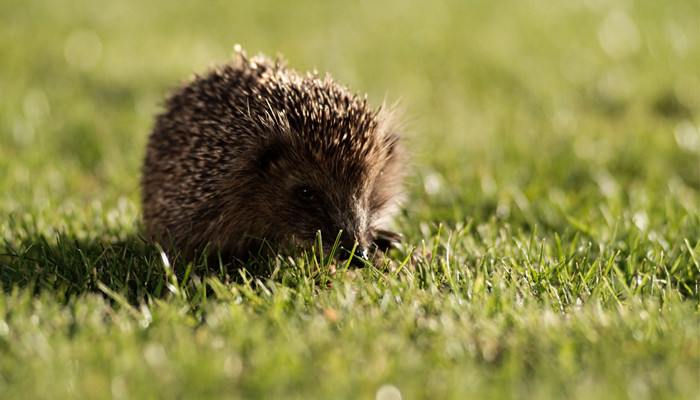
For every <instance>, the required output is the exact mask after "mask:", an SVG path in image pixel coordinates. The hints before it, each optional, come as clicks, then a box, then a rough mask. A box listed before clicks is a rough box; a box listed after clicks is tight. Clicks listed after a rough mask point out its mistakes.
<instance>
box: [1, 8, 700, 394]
mask: <svg viewBox="0 0 700 400" xmlns="http://www.w3.org/2000/svg"><path fill="white" fill-rule="evenodd" d="M699 15H700V10H699V7H698V4H697V2H694V1H676V2H666V3H664V2H653V1H638V2H633V3H625V4H613V3H610V4H608V3H605V2H595V1H588V2H581V3H579V2H558V3H552V2H545V1H536V0H533V1H528V2H519V1H508V2H506V3H502V2H498V3H496V2H485V1H482V2H457V1H454V2H445V3H436V4H433V5H431V7H429V8H425V7H424V6H423V5H422V4H421V3H419V2H413V1H401V2H399V1H394V2H381V3H369V2H364V3H361V4H359V5H357V4H354V5H351V4H346V3H335V2H326V3H317V2H310V1H303V2H298V3H295V4H293V5H292V4H286V3H285V4H279V3H263V2H252V1H243V2H239V3H238V4H236V5H235V6H233V5H231V6H229V5H225V4H223V3H221V4H211V5H203V4H202V3H196V2H185V3H180V4H178V5H177V6H175V5H174V4H173V3H169V2H163V1H152V2H148V3H144V2H139V3H137V2H118V3H114V2H102V1H96V2H95V1H93V2H81V1H77V2H74V3H72V4H71V6H70V7H68V6H67V5H66V4H62V3H59V2H45V1H22V2H20V1H14V0H3V1H2V2H0V53H1V54H3V56H2V57H1V58H0V66H1V67H2V71H3V74H2V75H0V93H2V96H0V111H1V112H0V174H1V175H0V176H2V177H3V179H1V180H0V398H2V399H12V398H22V399H24V398H71V399H73V398H90V399H96V398H124V399H131V398H175V397H176V398H292V399H294V398H300V399H301V398H349V399H354V398H377V399H391V398H398V397H397V396H396V395H397V394H398V393H400V395H401V398H404V399H415V398H428V399H436V398H446V399H447V398H454V399H466V398H544V399H546V398H552V399H555V398H556V399H560V398H569V399H592V398H605V399H611V398H635V399H637V398H638V399H657V398H679V399H694V398H697V396H698V393H699V392H700V387H699V385H698V377H699V376H700V318H699V314H698V312H699V306H700V294H699V293H700V292H699V289H700V287H699V286H700V242H699V238H700V212H699V207H698V204H700V159H699V152H700V128H699V127H698V123H699V122H698V115H699V111H700V94H699V93H700V76H699V74H698V66H699V65H700V48H699V46H700V43H699V40H698V37H700V36H699V35H700V31H699V28H698V23H697V21H698V16H699ZM235 43H241V44H242V45H243V47H244V48H245V49H247V50H248V52H249V53H257V52H258V51H261V52H265V53H267V54H275V53H276V52H282V53H284V54H285V56H286V57H287V59H288V60H289V63H290V65H291V66H293V67H295V68H297V69H299V70H307V69H313V68H317V69H318V70H320V71H332V72H333V74H334V75H335V76H336V77H337V78H338V79H339V80H340V81H341V82H346V83H348V84H350V85H351V86H352V87H353V88H356V89H358V90H360V89H361V90H362V91H367V92H368V94H369V98H370V100H371V101H372V103H374V104H380V103H381V102H382V101H383V100H384V99H385V98H386V99H387V100H388V101H389V102H392V101H395V100H398V99H401V103H402V105H403V107H404V109H405V112H404V114H405V118H404V119H405V120H406V125H407V127H408V129H407V131H408V137H407V141H408V143H409V146H410V147H411V149H412V151H413V162H412V166H411V168H412V173H411V177H410V179H409V182H408V183H409V184H408V186H407V187H408V189H407V201H406V203H405V206H404V211H403V212H402V214H401V215H399V216H397V218H396V221H395V223H396V228H397V230H399V231H400V232H402V233H403V234H404V235H405V237H406V239H405V241H404V243H403V244H402V246H401V247H399V248H398V249H395V250H394V251H393V252H392V253H391V254H390V258H391V262H390V263H389V264H388V265H386V266H383V267H380V268H366V269H350V270H348V269H346V268H344V267H343V266H337V270H336V271H335V272H330V268H329V267H330V263H332V261H329V260H328V259H327V258H323V257H320V256H319V255H318V254H315V253H311V252H309V253H300V254H298V255H297V256H296V257H292V258H284V257H279V258H277V259H273V260H269V261H262V260H258V261H256V263H255V264H254V265H251V266H250V268H249V270H248V271H246V270H241V271H226V270H217V269H216V268H214V269H209V268H208V266H206V265H204V263H203V262H195V263H191V264H185V263H183V262H182V261H180V260H177V259H168V258H167V257H165V258H164V257H163V255H162V254H161V252H160V251H159V249H158V248H155V247H153V246H151V245H148V244H146V243H145V242H144V241H143V240H142V239H141V235H142V233H143V228H142V226H141V224H140V206H139V191H138V182H139V168H140V163H141V160H142V156H143V150H144V146H145V141H146V138H147V135H148V130H149V127H150V124H151V121H152V117H153V114H154V113H156V112H157V111H158V110H159V101H160V100H161V99H162V97H163V96H164V94H165V93H166V92H167V90H168V89H169V88H172V87H173V86H174V85H176V84H177V82H179V81H180V80H182V79H184V78H186V77H187V76H188V75H189V74H190V73H191V72H193V71H201V70H202V69H204V68H206V66H208V65H210V64H211V63H212V62H214V61H223V60H226V59H228V58H229V57H230V55H231V52H232V48H233V45H234V44H235ZM324 239H325V238H324ZM249 271H255V273H254V274H252V273H251V272H249ZM392 396H393V397H392Z"/></svg>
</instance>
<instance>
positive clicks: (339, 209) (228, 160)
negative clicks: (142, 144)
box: [143, 54, 403, 259]
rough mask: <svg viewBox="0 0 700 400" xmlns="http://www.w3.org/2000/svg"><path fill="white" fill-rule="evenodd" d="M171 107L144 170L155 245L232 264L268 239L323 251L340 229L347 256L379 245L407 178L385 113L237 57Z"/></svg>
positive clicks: (322, 84) (321, 83) (324, 84)
mask: <svg viewBox="0 0 700 400" xmlns="http://www.w3.org/2000/svg"><path fill="white" fill-rule="evenodd" d="M166 108H167V109H166V111H165V112H164V113H163V114H161V115H160V116H159V117H158V118H157V121H156V124H155V126H154V128H153V132H152V134H151V137H150V139H149V143H148V149H147V155H146V161H145V165H144V170H143V173H144V175H143V213H144V221H145V224H146V227H147V229H148V234H149V237H151V238H152V239H154V240H156V241H160V242H161V243H163V245H164V246H167V247H170V245H174V246H175V248H177V249H178V250H180V251H183V252H185V253H186V254H192V253H193V251H196V250H202V249H203V248H204V247H205V246H207V245H210V246H211V249H212V250H220V251H221V252H222V253H225V254H227V255H230V256H233V257H235V258H238V259H245V258H247V257H248V255H249V254H250V253H253V254H256V253H258V251H259V250H260V249H261V244H262V243H263V242H262V240H263V239H264V240H265V242H266V243H270V244H279V245H285V244H293V245H304V244H310V243H313V241H314V240H315V238H316V234H317V232H318V231H320V232H321V234H322V237H323V239H324V242H325V243H324V244H328V243H331V244H332V242H333V241H334V240H335V238H336V237H337V235H338V232H339V231H340V230H342V232H343V233H342V235H341V245H342V246H344V247H345V248H348V249H351V248H352V247H353V246H354V244H355V243H357V246H358V248H359V249H361V250H372V249H373V248H374V247H377V246H376V245H375V244H376V243H377V242H378V240H377V236H378V233H379V232H382V231H380V230H378V226H377V224H378V222H379V221H380V220H381V219H383V217H385V216H386V215H387V212H388V211H389V210H390V209H392V208H393V207H394V206H395V201H396V197H397V193H398V191H399V190H400V181H401V179H400V178H401V175H402V172H403V171H402V169H403V165H402V162H401V159H402V152H401V148H400V143H399V134H398V132H397V131H396V130H395V127H394V126H392V125H391V119H390V118H389V115H387V114H385V113H384V111H374V110H372V109H371V108H370V107H369V106H368V105H367V103H366V100H362V99H359V98H358V97H356V96H355V95H353V94H352V93H350V92H349V91H348V90H347V89H346V88H344V87H341V86H339V85H338V84H337V83H335V82H334V81H333V80H332V79H330V78H329V77H326V78H325V79H319V78H318V77H317V76H315V75H308V74H307V76H301V75H299V74H297V73H296V72H295V71H293V70H288V69H286V68H285V67H284V65H281V64H280V63H279V62H276V63H273V62H271V61H269V60H267V59H265V58H260V57H256V58H253V59H252V60H247V59H246V58H245V56H244V55H242V54H239V55H238V60H237V62H236V63H234V64H231V65H226V66H223V67H220V68H218V69H217V70H214V71H211V72H209V73H208V74H206V75H204V76H202V77H196V78H195V79H194V80H193V81H192V82H190V83H189V84H187V85H185V86H184V87H182V88H180V89H178V90H177V91H175V92H174V93H173V94H172V95H171V97H170V98H169V99H168V101H167V103H166ZM380 247H381V246H380ZM263 250H264V249H263ZM326 250H327V249H326Z"/></svg>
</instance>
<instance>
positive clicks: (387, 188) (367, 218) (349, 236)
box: [254, 138, 400, 256]
mask: <svg viewBox="0 0 700 400" xmlns="http://www.w3.org/2000/svg"><path fill="white" fill-rule="evenodd" d="M296 144H297V145H296V146H295V143H280V142H277V143H273V144H267V145H266V146H264V148H263V149H260V150H259V151H258V152H257V153H256V156H255V160H254V165H255V169H256V171H257V174H258V176H259V177H260V178H262V181H263V184H262V185H261V188H260V192H259V193H260V195H261V197H260V199H261V201H264V203H263V204H261V205H264V208H265V213H266V216H265V220H267V221H274V223H272V224H269V226H268V227H267V229H266V231H265V232H261V233H260V234H261V235H262V236H264V237H266V238H267V239H270V240H273V241H277V242H286V241H292V242H293V243H297V244H300V245H309V244H312V243H314V242H315V240H316V238H317V233H318V232H320V233H321V238H322V241H323V245H324V246H323V247H324V250H325V251H328V250H330V248H331V247H332V246H333V244H334V243H335V241H336V239H339V244H340V246H341V247H342V248H343V249H345V250H346V251H345V252H344V253H345V254H348V251H350V250H351V249H353V248H356V251H355V254H356V255H362V256H366V255H367V254H370V253H371V252H372V251H373V250H375V249H377V248H380V249H381V250H385V249H386V247H388V242H387V241H386V235H383V237H382V238H378V236H379V233H380V232H383V233H386V232H384V231H379V230H378V229H377V223H378V222H380V219H381V218H382V217H383V216H385V214H386V212H387V209H388V208H389V207H390V206H391V205H392V204H393V201H394V200H395V197H396V196H395V195H396V191H397V190H398V185H397V184H396V182H394V180H395V179H396V177H397V176H398V175H400V172H399V171H397V169H398V162H397V157H396V156H395V154H393V153H394V147H395V145H396V139H395V138H392V139H391V143H390V144H389V145H386V146H385V145H383V144H382V143H377V144H375V143H372V144H370V147H372V148H371V149H370V151H369V152H368V153H367V154H365V155H364V156H363V158H362V159H357V158H356V157H355V158H353V157H352V154H345V153H346V152H347V151H348V150H346V149H342V148H339V149H335V151H329V152H326V153H320V152H317V151H313V150H312V149H310V148H309V147H307V146H299V145H298V143H296ZM388 178H391V181H389V180H388ZM262 199H264V200H262Z"/></svg>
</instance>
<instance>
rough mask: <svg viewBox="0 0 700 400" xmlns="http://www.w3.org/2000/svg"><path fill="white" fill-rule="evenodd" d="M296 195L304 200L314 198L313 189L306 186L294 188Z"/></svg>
mask: <svg viewBox="0 0 700 400" xmlns="http://www.w3.org/2000/svg"><path fill="white" fill-rule="evenodd" d="M296 195H297V197H298V198H300V199H302V200H305V201H311V200H314V199H315V198H316V193H315V192H314V190H313V189H311V188H310V187H308V186H300V187H298V188H297V189H296Z"/></svg>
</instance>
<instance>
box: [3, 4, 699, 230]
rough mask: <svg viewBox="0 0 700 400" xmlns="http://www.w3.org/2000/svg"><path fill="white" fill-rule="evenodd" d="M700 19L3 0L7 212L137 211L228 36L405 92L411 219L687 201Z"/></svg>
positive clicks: (600, 8)
mask: <svg viewBox="0 0 700 400" xmlns="http://www.w3.org/2000/svg"><path fill="white" fill-rule="evenodd" d="M698 8H699V6H698V2H697V1H694V0H689V1H671V2H658V1H635V2H632V1H599V0H588V1H560V2H550V1H544V0H539V1H538V0H534V1H504V2H489V1H466V2H463V1H452V2H431V3H425V2H418V1H387V2H370V1H364V2H313V1H301V2H294V3H292V2H259V1H237V2H208V3H202V2H195V1H183V2H177V3H173V2H166V1H144V2H137V1H120V2H109V1H58V2H52V1H13V0H3V1H2V2H0V54H1V57H0V70H1V71H2V74H1V75H0V94H1V95H0V173H1V174H2V177H3V179H2V182H0V193H2V201H0V204H2V207H3V208H5V211H4V212H7V211H8V209H10V210H18V209H25V210H37V209H47V208H49V209H50V208H54V209H55V208H56V207H58V206H60V205H61V204H63V203H64V202H66V201H68V202H72V201H75V202H78V203H89V202H91V201H93V200H98V201H99V202H101V203H106V204H108V205H114V204H116V202H117V201H118V199H119V198H120V197H124V198H125V199H127V200H128V202H129V203H134V202H136V203H137V202H138V181H139V174H140V171H139V168H140V163H141V159H142V156H143V150H144V145H145V141H146V138H147V135H148V131H149V129H150V124H151V121H152V119H153V116H154V114H155V113H157V112H158V111H159V109H160V102H161V101H162V99H163V97H164V96H165V94H166V93H167V92H168V90H170V89H171V88H173V87H175V86H177V85H178V84H179V83H180V82H182V81H183V80H185V79H187V78H188V77H189V76H190V74H191V73H193V72H203V71H204V70H205V69H206V68H208V67H210V66H212V65H213V64H214V63H218V62H225V61H227V60H229V59H230V57H231V54H232V49H233V46H234V44H236V43H240V44H241V45H242V46H243V48H244V49H245V50H247V52H248V53H249V54H257V53H259V52H262V53H265V54H268V55H271V56H274V55H275V54H277V53H281V54H283V55H284V56H285V57H286V58H287V60H288V61H289V65H290V66H291V67H293V68H295V69H298V70H301V71H304V70H310V69H314V68H316V69H318V70H319V71H321V72H325V71H330V72H332V74H333V75H334V76H335V77H336V78H337V79H338V80H339V81H340V82H341V83H343V84H347V85H349V86H351V87H352V88H353V90H357V91H360V92H367V93H368V94H369V97H370V100H371V101H372V103H373V104H375V105H379V104H381V102H382V101H384V100H385V99H386V101H387V102H388V103H394V102H396V101H398V102H399V104H401V106H402V108H403V110H404V112H403V114H404V118H403V120H404V122H405V126H406V131H407V133H408V136H409V142H410V147H411V149H412V152H413V154H414V162H413V164H414V168H413V171H414V173H413V174H412V176H413V178H412V180H411V185H410V186H409V187H410V189H409V190H410V199H411V200H410V201H409V202H408V205H407V209H408V211H409V212H410V213H412V215H414V216H415V217H417V218H427V219H430V220H445V221H450V220H459V219H462V218H464V217H466V216H470V215H473V216H475V217H476V218H487V217H488V216H490V215H492V214H494V213H495V212H496V211H497V210H500V211H499V215H501V216H506V215H508V214H510V213H511V211H513V210H512V208H522V207H518V206H517V203H518V198H521V199H520V203H521V205H522V204H523V201H526V200H523V199H530V201H532V200H533V199H535V200H536V199H538V198H539V199H548V201H553V202H554V203H556V204H557V205H559V206H561V207H563V208H566V209H568V210H570V211H572V212H574V211H575V209H576V207H577V206H579V204H578V203H580V202H585V197H584V200H582V199H581V197H575V198H570V197H571V196H569V193H570V191H577V190H582V189H586V188H589V187H593V188H595V189H596V191H597V192H599V193H591V194H590V195H589V196H601V198H602V197H604V196H608V195H611V196H612V195H615V196H617V193H616V191H619V190H621V191H623V192H624V191H625V190H629V189H630V188H633V187H634V186H635V182H637V181H645V182H646V181H649V182H651V184H653V187H655V188H657V189H658V190H659V193H658V194H659V195H665V194H668V190H672V191H675V193H674V192H672V193H671V194H673V195H676V196H683V194H682V193H683V191H684V190H686V189H687V188H692V189H697V188H698V185H699V182H700V180H699V178H698V143H699V140H698V120H697V116H698V107H699V106H700V83H699V77H698V68H699V65H700V51H699V49H698V37H699V35H700V32H699V31H698V20H699V19H698V16H699V12H698ZM669 180H671V181H672V182H671V183H670V185H671V186H670V187H671V189H669ZM499 207H500V208H499ZM523 207H524V206H523ZM518 212H522V213H523V216H522V218H523V219H524V220H527V219H528V218H529V217H528V215H527V214H528V210H519V211H518ZM530 217H532V218H538V219H541V218H544V221H545V222H547V221H549V220H548V219H547V218H549V217H548V216H546V215H531V216H530ZM550 217H551V216H550ZM550 219H551V221H549V222H551V223H553V224H556V223H557V220H556V218H554V217H551V218H550Z"/></svg>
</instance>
